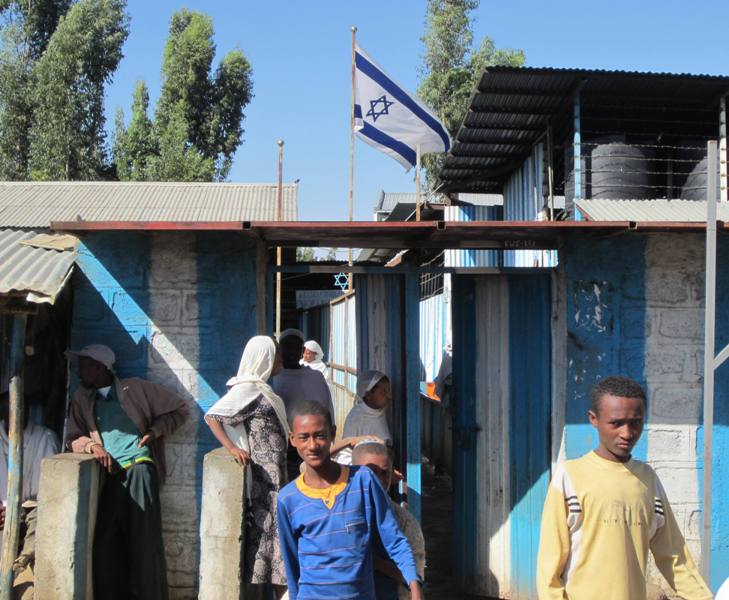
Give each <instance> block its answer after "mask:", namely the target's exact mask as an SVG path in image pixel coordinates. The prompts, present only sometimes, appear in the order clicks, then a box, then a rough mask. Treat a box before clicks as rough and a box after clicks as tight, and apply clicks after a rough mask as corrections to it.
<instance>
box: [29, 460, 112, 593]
mask: <svg viewBox="0 0 729 600" xmlns="http://www.w3.org/2000/svg"><path fill="white" fill-rule="evenodd" d="M100 475H101V472H100V469H99V466H98V464H97V463H96V461H95V460H94V459H93V458H92V457H91V456H89V455H87V454H57V455H56V456H51V457H50V458H46V459H45V460H43V462H42V463H41V475H40V492H39V495H38V529H37V531H36V561H35V598H36V599H37V600H92V599H93V588H92V570H91V569H92V564H91V551H92V546H93V539H94V525H95V524H96V508H97V505H98V499H99V481H100Z"/></svg>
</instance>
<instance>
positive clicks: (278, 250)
mask: <svg viewBox="0 0 729 600" xmlns="http://www.w3.org/2000/svg"><path fill="white" fill-rule="evenodd" d="M276 143H277V144H278V220H279V221H283V146H284V141H283V140H278V141H277V142H276ZM276 266H277V267H280V266H281V246H277V247H276ZM281 286H282V281H281V271H276V337H277V338H278V336H279V335H281Z"/></svg>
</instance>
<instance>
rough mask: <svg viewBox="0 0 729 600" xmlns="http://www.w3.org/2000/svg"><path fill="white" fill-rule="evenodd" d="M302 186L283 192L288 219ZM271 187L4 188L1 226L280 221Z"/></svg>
mask: <svg viewBox="0 0 729 600" xmlns="http://www.w3.org/2000/svg"><path fill="white" fill-rule="evenodd" d="M297 193H298V185H297V184H285V185H284V186H283V219H284V220H286V221H293V220H296V219H297V217H298V211H297ZM277 205H278V187H277V186H276V184H269V183H261V184H258V183H245V184H243V183H168V182H151V183H146V182H76V181H74V182H0V224H1V225H2V226H4V227H17V228H21V227H28V228H31V227H49V226H50V223H51V221H177V222H195V221H258V220H263V221H274V220H276V218H277Z"/></svg>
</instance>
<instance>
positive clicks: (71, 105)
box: [29, 0, 129, 180]
mask: <svg viewBox="0 0 729 600" xmlns="http://www.w3.org/2000/svg"><path fill="white" fill-rule="evenodd" d="M128 22H129V20H128V17H127V15H126V13H125V2H124V0H80V1H79V2H77V3H75V4H73V5H72V6H71V8H70V9H69V10H68V12H67V13H66V15H65V16H64V17H63V18H61V20H60V21H59V22H58V26H57V27H56V30H55V31H54V33H53V35H52V36H51V37H50V40H49V42H48V46H47V48H46V50H45V51H44V52H43V54H42V56H41V57H40V58H39V59H38V61H37V63H36V65H35V67H34V69H33V95H32V101H33V104H34V115H33V123H32V125H31V129H30V133H29V137H30V161H29V167H30V176H31V178H33V179H61V180H72V179H98V178H100V177H102V176H103V174H104V167H105V165H106V162H107V161H106V149H105V131H104V124H105V120H104V86H105V84H107V83H108V82H109V81H110V80H111V77H112V75H113V73H114V71H115V70H116V68H117V66H118V65H119V61H120V60H121V58H122V45H123V44H124V41H125V40H126V38H127V35H128V33H129V29H128Z"/></svg>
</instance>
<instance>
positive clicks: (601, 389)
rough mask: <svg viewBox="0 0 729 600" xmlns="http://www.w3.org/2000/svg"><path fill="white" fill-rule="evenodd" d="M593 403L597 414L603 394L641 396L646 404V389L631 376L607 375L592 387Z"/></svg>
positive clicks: (626, 396)
mask: <svg viewBox="0 0 729 600" xmlns="http://www.w3.org/2000/svg"><path fill="white" fill-rule="evenodd" d="M590 395H591V397H592V405H591V406H590V409H591V410H592V412H594V413H595V414H596V415H599V414H600V401H601V400H602V397H603V396H607V395H610V396H619V397H621V398H640V399H641V400H642V401H643V405H644V406H645V390H644V389H643V388H642V387H641V385H640V384H639V383H638V382H637V381H635V380H634V379H631V378H630V377H620V376H613V377H606V378H605V379H603V380H602V381H600V382H598V383H597V385H595V386H594V387H593V388H592V392H591V394H590Z"/></svg>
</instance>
